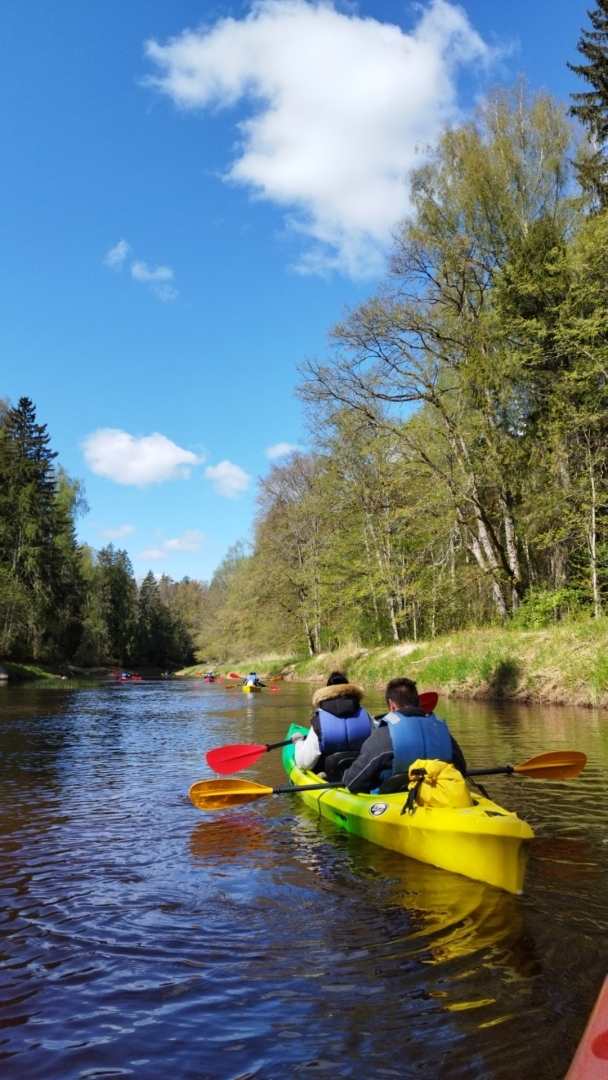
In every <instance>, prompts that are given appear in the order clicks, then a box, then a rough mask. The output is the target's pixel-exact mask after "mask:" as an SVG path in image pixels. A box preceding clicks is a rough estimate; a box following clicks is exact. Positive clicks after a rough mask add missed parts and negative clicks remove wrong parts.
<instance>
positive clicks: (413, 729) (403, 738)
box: [387, 712, 452, 776]
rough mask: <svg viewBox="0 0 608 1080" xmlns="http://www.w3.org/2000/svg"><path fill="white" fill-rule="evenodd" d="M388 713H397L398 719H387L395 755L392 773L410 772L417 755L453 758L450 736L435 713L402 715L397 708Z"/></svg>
mask: <svg viewBox="0 0 608 1080" xmlns="http://www.w3.org/2000/svg"><path fill="white" fill-rule="evenodd" d="M391 715H393V716H395V717H397V716H399V717H400V719H399V720H398V721H397V723H394V722H393V723H391V722H390V721H388V723H387V727H388V730H389V732H390V736H391V742H392V744H393V755H394V757H393V768H392V772H391V776H394V775H395V774H396V773H406V772H409V769H410V767H411V765H412V763H413V762H414V761H416V760H417V759H418V758H425V759H432V760H435V759H438V760H439V761H451V760H452V736H451V735H450V732H449V731H448V725H447V724H446V722H445V720H440V719H439V717H437V716H435V713H430V714H429V715H428V716H405V715H404V714H403V713H400V712H396V713H393V714H391Z"/></svg>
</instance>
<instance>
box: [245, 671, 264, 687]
mask: <svg viewBox="0 0 608 1080" xmlns="http://www.w3.org/2000/svg"><path fill="white" fill-rule="evenodd" d="M244 685H245V686H264V685H265V683H263V682H260V680H259V679H258V677H257V675H256V673H255V671H250V672H249V675H248V676H247V678H246V679H245V682H244Z"/></svg>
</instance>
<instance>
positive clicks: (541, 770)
mask: <svg viewBox="0 0 608 1080" xmlns="http://www.w3.org/2000/svg"><path fill="white" fill-rule="evenodd" d="M586 763H587V755H586V754H582V753H581V752H580V751H579V750H552V751H551V752H550V753H548V754H539V755H538V757H533V758H530V760H529V761H524V763H523V764H522V765H516V766H515V772H516V773H523V774H524V775H525V776H531V777H532V778H533V779H536V780H568V779H569V778H570V777H571V776H578V774H579V773H580V772H582V771H583V769H584V768H585V765H586Z"/></svg>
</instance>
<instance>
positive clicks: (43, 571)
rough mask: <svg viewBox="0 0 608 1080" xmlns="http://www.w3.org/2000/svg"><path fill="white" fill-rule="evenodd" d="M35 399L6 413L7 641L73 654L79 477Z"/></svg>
mask: <svg viewBox="0 0 608 1080" xmlns="http://www.w3.org/2000/svg"><path fill="white" fill-rule="evenodd" d="M49 444H50V436H49V434H48V432H47V429H46V425H45V424H38V423H37V422H36V410H35V408H34V405H33V403H32V402H31V401H30V399H29V398H25V397H24V398H21V399H20V401H19V403H18V405H17V406H16V407H14V408H10V407H9V408H5V409H4V410H3V415H2V416H1V417H0V568H1V569H2V575H3V577H4V579H5V600H4V602H3V626H2V641H3V645H4V648H5V649H7V650H9V651H10V650H15V649H16V650H17V652H20V653H21V654H23V655H24V656H32V657H34V658H38V657H44V656H46V657H47V658H53V659H56V658H59V657H60V658H63V657H65V656H71V655H72V653H73V652H74V650H75V649H76V647H77V645H78V641H79V638H80V630H81V626H80V606H81V601H82V583H81V581H80V578H79V563H78V553H77V552H78V548H77V543H76V538H75V533H74V513H75V508H76V494H75V493H76V491H77V490H78V492H79V493H80V497H81V499H83V498H84V496H83V494H82V488H81V485H80V483H79V482H78V481H71V480H70V479H69V477H68V476H67V474H66V473H65V472H63V471H62V470H59V471H58V470H57V469H56V468H55V464H54V461H55V458H56V456H57V455H56V453H55V452H54V451H52V450H51V449H50V445H49Z"/></svg>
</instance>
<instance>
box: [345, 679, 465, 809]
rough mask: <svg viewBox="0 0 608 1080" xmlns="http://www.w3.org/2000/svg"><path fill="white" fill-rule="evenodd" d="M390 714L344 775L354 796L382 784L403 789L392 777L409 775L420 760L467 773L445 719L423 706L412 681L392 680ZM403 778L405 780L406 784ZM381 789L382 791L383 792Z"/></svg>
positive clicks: (460, 751)
mask: <svg viewBox="0 0 608 1080" xmlns="http://www.w3.org/2000/svg"><path fill="white" fill-rule="evenodd" d="M386 704H387V705H388V709H389V711H388V713H387V714H386V716H385V717H384V719H383V720H381V721H380V723H379V725H378V727H377V728H376V730H375V731H373V732H372V733H371V735H370V737H369V739H367V740H366V741H365V743H364V744H363V746H362V747H361V752H360V754H359V756H358V757H357V759H356V761H354V762H353V763H352V765H350V766H349V768H348V769H347V770H346V772H345V773H344V777H343V780H344V786H345V787H347V788H348V790H349V791H352V792H353V793H354V794H358V793H359V792H375V791H377V790H378V788H379V787H380V785H383V787H384V789H385V791H387V790H388V789H389V787H391V786H392V787H393V790H395V791H397V790H400V788H399V786H398V784H399V782H398V781H397V782H396V784H397V786H395V782H393V784H391V782H390V778H391V777H393V776H398V775H401V774H405V776H407V773H408V772H409V769H410V768H411V766H412V765H413V764H414V762H415V761H417V760H418V759H419V758H420V759H422V760H426V759H436V758H437V759H439V760H440V761H447V762H449V763H451V764H452V765H455V766H456V768H457V769H460V772H461V773H463V775H464V773H466V768H467V767H466V762H465V760H464V756H463V753H462V750H461V749H460V747H459V745H458V743H457V742H456V740H455V739H454V737H453V736H452V735H451V734H450V731H449V729H448V725H447V724H446V722H445V720H440V719H439V717H437V716H435V714H434V713H431V714H430V716H425V714H424V709H422V708H421V707H420V701H419V699H418V691H417V689H416V683H415V682H413V681H412V680H411V679H391V681H390V682H389V684H388V686H387V687H386ZM405 776H404V781H405ZM381 790H382V789H381Z"/></svg>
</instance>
